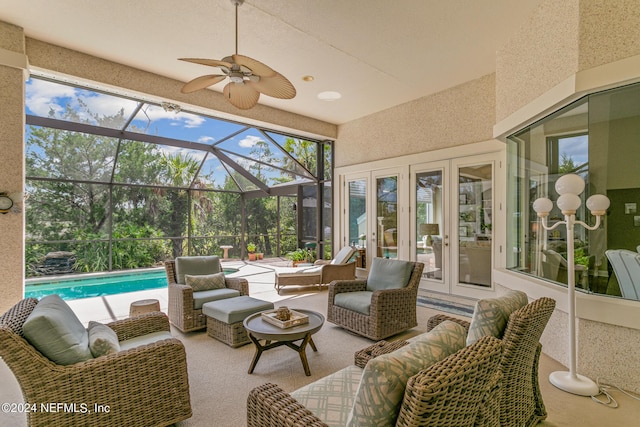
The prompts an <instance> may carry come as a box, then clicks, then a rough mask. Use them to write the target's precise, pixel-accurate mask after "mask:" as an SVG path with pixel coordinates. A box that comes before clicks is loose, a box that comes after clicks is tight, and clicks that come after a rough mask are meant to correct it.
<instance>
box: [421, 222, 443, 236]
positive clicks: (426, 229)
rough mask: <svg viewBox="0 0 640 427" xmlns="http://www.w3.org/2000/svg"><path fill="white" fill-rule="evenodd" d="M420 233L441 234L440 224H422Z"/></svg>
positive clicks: (428, 234)
mask: <svg viewBox="0 0 640 427" xmlns="http://www.w3.org/2000/svg"><path fill="white" fill-rule="evenodd" d="M420 234H422V235H423V236H433V235H436V236H437V235H438V234H440V226H439V225H438V224H420Z"/></svg>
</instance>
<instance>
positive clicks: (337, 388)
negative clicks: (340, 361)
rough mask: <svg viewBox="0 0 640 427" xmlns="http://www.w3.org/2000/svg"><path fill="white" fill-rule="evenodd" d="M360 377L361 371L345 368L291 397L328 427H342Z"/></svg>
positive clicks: (354, 367) (303, 388)
mask: <svg viewBox="0 0 640 427" xmlns="http://www.w3.org/2000/svg"><path fill="white" fill-rule="evenodd" d="M361 376H362V369H360V368H358V367H357V366H353V365H352V366H347V367H346V368H344V369H342V370H340V371H338V372H335V373H333V374H331V375H329V376H326V377H324V378H321V379H319V380H318V381H316V382H313V383H311V384H308V385H306V386H304V387H302V388H300V389H298V390H296V391H294V392H293V393H291V396H293V398H294V399H296V400H297V401H298V402H300V403H301V404H302V405H304V407H305V408H307V409H308V410H309V411H311V412H312V413H313V414H314V415H315V416H316V417H318V418H320V419H321V420H322V421H324V422H325V424H327V425H329V426H330V427H334V426H335V427H338V426H340V427H344V426H345V424H346V423H347V417H348V416H349V412H350V411H351V407H352V406H353V398H354V396H355V394H356V389H357V388H358V384H359V383H360V377H361Z"/></svg>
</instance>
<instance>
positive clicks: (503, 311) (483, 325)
mask: <svg viewBox="0 0 640 427" xmlns="http://www.w3.org/2000/svg"><path fill="white" fill-rule="evenodd" d="M528 302H529V300H528V298H527V294H525V293H524V292H522V291H509V292H507V293H506V294H504V295H503V296H501V297H498V298H487V299H481V300H479V301H477V302H476V307H475V309H474V310H473V317H472V318H471V324H470V325H469V334H468V335H467V345H471V344H473V343H474V342H476V341H478V340H479V339H480V338H482V337H484V336H492V337H496V338H500V339H502V336H503V335H504V329H505V328H506V327H507V322H508V321H509V316H511V313H513V312H514V311H516V310H517V309H519V308H521V307H524V306H525V305H527V303H528Z"/></svg>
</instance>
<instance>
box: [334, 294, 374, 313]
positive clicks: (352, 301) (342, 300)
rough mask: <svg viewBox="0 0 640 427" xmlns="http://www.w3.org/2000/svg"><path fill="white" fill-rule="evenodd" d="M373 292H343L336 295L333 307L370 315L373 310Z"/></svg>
mask: <svg viewBox="0 0 640 427" xmlns="http://www.w3.org/2000/svg"><path fill="white" fill-rule="evenodd" d="M372 295H373V292H371V291H355V292H341V293H339V294H336V296H335V297H334V299H333V305H336V306H338V307H342V308H346V309H347V310H351V311H357V312H358V313H362V314H366V315H367V316H368V315H369V311H370V309H371V296H372Z"/></svg>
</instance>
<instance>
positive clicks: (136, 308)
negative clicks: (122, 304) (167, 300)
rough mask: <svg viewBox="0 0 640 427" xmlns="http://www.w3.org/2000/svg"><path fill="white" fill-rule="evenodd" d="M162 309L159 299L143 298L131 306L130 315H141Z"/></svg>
mask: <svg viewBox="0 0 640 427" xmlns="http://www.w3.org/2000/svg"><path fill="white" fill-rule="evenodd" d="M154 311H160V301H158V300H157V299H143V300H139V301H134V302H132V303H131V306H130V307H129V317H134V316H140V315H141V314H145V313H153V312H154Z"/></svg>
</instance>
